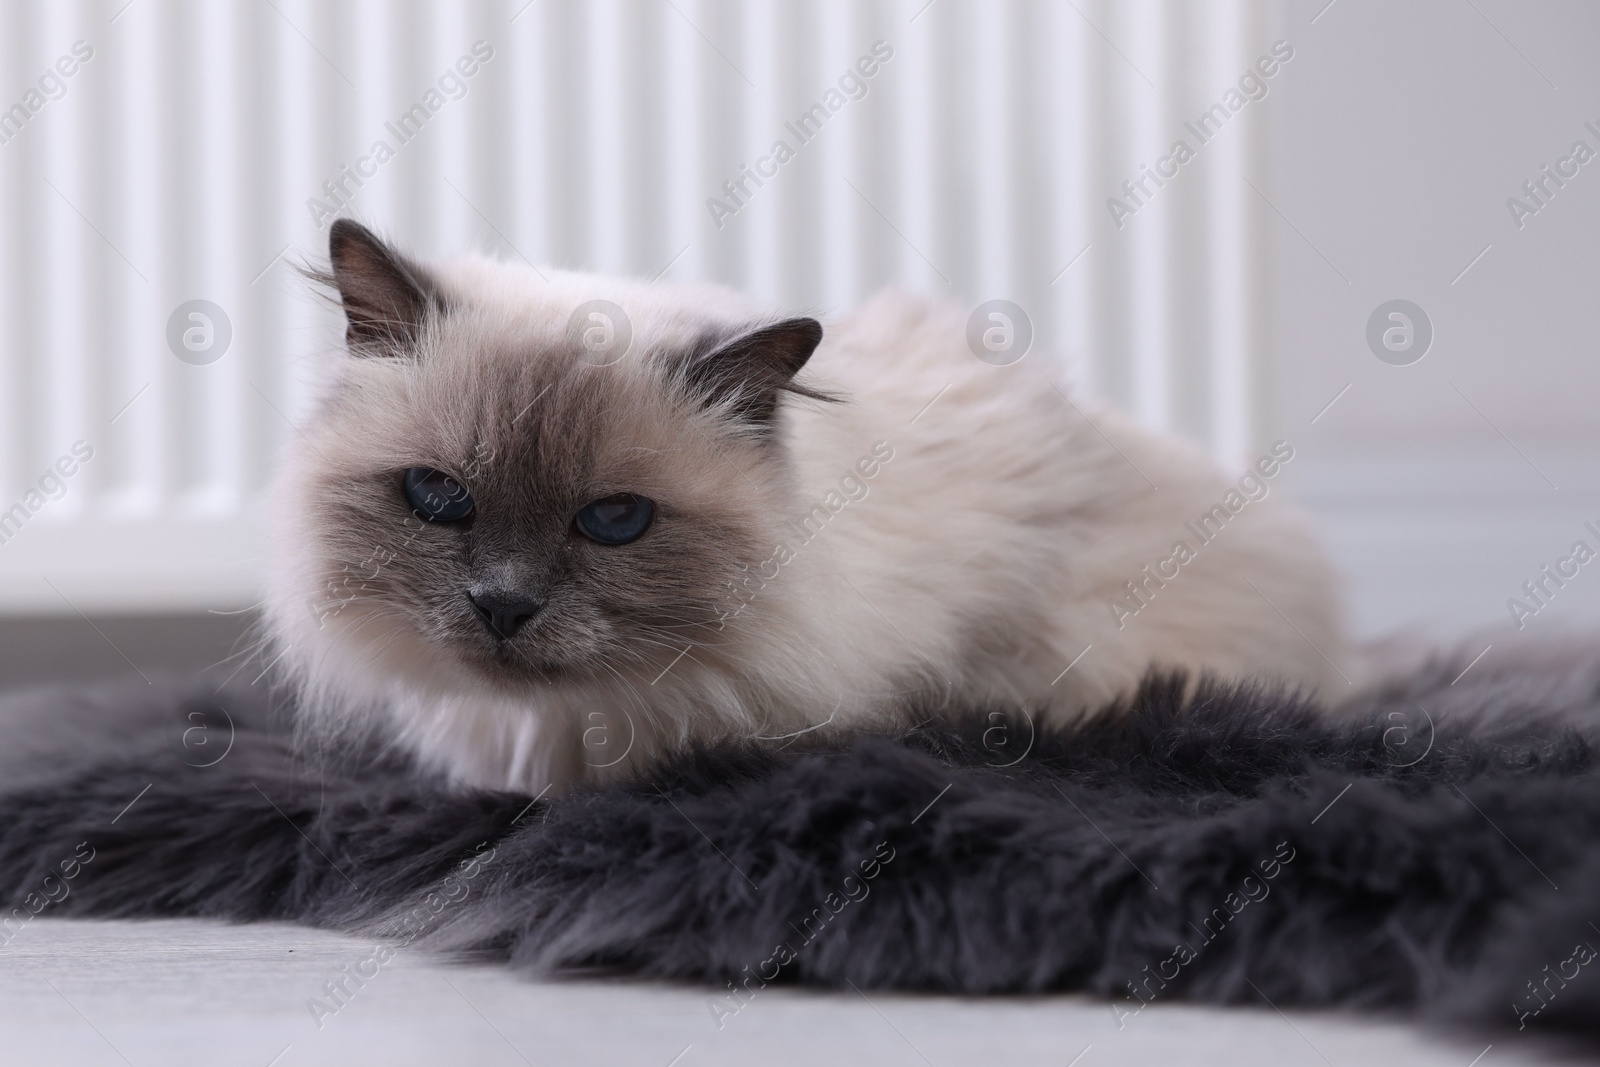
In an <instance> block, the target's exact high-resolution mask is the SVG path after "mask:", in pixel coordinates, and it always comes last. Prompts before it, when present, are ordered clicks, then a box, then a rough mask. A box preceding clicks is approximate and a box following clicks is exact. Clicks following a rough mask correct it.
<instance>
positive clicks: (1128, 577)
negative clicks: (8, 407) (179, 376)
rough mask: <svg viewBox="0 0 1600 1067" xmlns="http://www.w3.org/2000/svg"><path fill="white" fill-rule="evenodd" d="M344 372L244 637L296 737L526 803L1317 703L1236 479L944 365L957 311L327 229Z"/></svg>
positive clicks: (292, 493) (1257, 489) (1304, 604)
mask: <svg viewBox="0 0 1600 1067" xmlns="http://www.w3.org/2000/svg"><path fill="white" fill-rule="evenodd" d="M331 255H332V270H331V272H330V273H329V274H328V275H327V280H328V281H329V282H331V283H332V284H333V285H334V286H335V287H336V288H337V290H338V292H339V294H340V296H341V298H342V302H343V305H344V308H345V311H346V314H347V317H348V322H349V329H348V334H347V340H348V348H349V354H348V355H347V356H346V357H343V358H342V360H341V366H340V368H339V371H338V373H337V375H335V378H334V381H333V384H332V385H331V387H330V389H329V392H328V394H327V396H326V398H325V399H324V401H323V402H322V404H321V405H320V407H319V408H318V410H317V411H316V413H315V414H314V415H313V416H312V417H311V418H310V419H309V420H308V421H307V422H306V424H305V425H304V426H303V427H302V428H301V429H302V433H301V434H298V435H296V436H294V437H293V438H291V440H290V446H289V454H288V456H287V458H286V460H285V462H284V464H283V467H282V471H281V474H280V476H279V478H278V480H277V484H276V489H275V508H274V514H275V516H276V523H277V526H276V529H275V531H274V544H275V546H276V552H277V558H276V560H275V562H274V566H273V572H272V574H273V577H272V583H271V589H270V594H269V602H268V623H269V627H270V630H271V634H272V636H273V638H274V640H275V641H276V642H277V643H278V644H279V645H280V646H281V648H282V649H284V650H287V651H286V654H285V657H284V662H285V663H286V664H288V665H289V667H290V670H291V673H292V675H293V677H294V678H295V680H296V682H297V684H298V685H299V687H300V688H301V689H302V691H303V698H304V706H305V707H306V708H307V709H308V711H309V712H310V714H311V715H312V718H313V722H314V723H316V724H321V725H323V726H333V727H338V726H353V725H354V726H367V727H372V728H376V729H380V730H383V731H385V732H387V733H389V734H390V735H392V736H393V737H394V738H395V739H396V740H398V741H399V742H400V743H401V744H402V745H403V746H404V747H406V748H407V749H409V750H411V751H413V752H414V753H416V754H417V755H418V756H419V757H420V758H421V759H422V760H423V761H424V762H425V763H426V764H428V765H430V766H433V767H436V768H439V769H442V770H444V771H446V772H448V773H449V774H450V775H452V776H453V777H455V778H456V779H457V780H459V781H461V782H463V783H471V784H474V785H480V786H492V787H509V788H515V789H522V790H530V791H535V792H537V791H538V790H541V789H543V788H545V787H546V786H549V785H551V784H556V785H560V784H564V783H570V782H573V781H576V780H581V779H585V778H604V777H609V776H615V775H618V774H621V773H624V772H626V771H629V770H631V769H634V768H636V767H638V766H639V765H641V764H642V763H643V762H645V761H647V760H648V759H649V758H651V757H653V756H655V755H657V754H659V753H660V752H661V751H662V750H664V749H665V748H668V747H670V746H673V745H676V744H678V743H680V742H683V741H685V740H687V739H692V738H704V739H710V738H717V737H725V736H735V737H752V736H755V737H766V738H778V737H788V736H792V735H795V734H797V733H800V732H803V731H808V730H812V729H814V728H821V729H825V730H840V729H848V728H853V727H863V726H867V727H870V726H877V725H888V724H891V723H893V722H895V721H899V720H900V719H901V718H902V717H903V716H905V715H908V714H915V715H926V714H929V713H935V712H960V711H963V710H974V709H985V710H986V709H991V708H997V707H998V708H1019V709H1026V710H1027V711H1028V712H1029V713H1030V714H1032V715H1034V716H1035V717H1042V718H1044V719H1051V720H1066V719H1070V718H1072V717H1074V716H1078V715H1081V714H1082V713H1083V712H1084V711H1086V710H1089V709H1094V708H1096V707H1098V706H1100V705H1103V704H1105V703H1106V702H1107V701H1110V700H1112V699H1114V698H1116V697H1118V696H1121V695H1124V694H1127V693H1128V692H1129V691H1130V690H1131V689H1132V688H1133V687H1134V686H1135V685H1136V683H1137V682H1138V681H1139V679H1140V677H1141V676H1142V675H1144V674H1145V673H1146V672H1147V671H1149V670H1150V669H1151V668H1153V667H1175V668H1185V669H1188V670H1191V671H1196V672H1199V671H1209V672H1214V673H1216V674H1219V675H1223V676H1229V677H1234V676H1241V675H1260V676H1266V677H1270V678H1272V679H1277V680H1281V681H1284V682H1287V683H1290V684H1293V685H1297V686H1302V687H1305V688H1307V689H1317V688H1321V687H1326V686H1335V687H1338V688H1339V689H1343V687H1344V684H1345V683H1344V680H1343V678H1342V677H1341V675H1340V674H1339V668H1338V666H1337V665H1338V664H1339V663H1340V662H1341V657H1342V655H1343V652H1342V647H1343V645H1342V641H1341V638H1340V632H1339V625H1338V621H1337V614H1338V613H1337V610H1336V604H1335V596H1334V592H1333V583H1332V580H1331V577H1330V573H1329V568H1328V566H1327V564H1326V563H1325V562H1324V560H1323V557H1322V555H1321V554H1320V552H1319V551H1318V549H1317V547H1316V545H1315V543H1314V542H1313V540H1312V538H1311V537H1310V536H1309V535H1308V533H1307V531H1306V528H1305V526H1304V524H1303V523H1302V522H1301V520H1300V519H1299V518H1298V517H1297V516H1295V515H1294V514H1293V513H1291V512H1290V511H1288V510H1286V509H1283V508H1281V507H1280V506H1279V503H1278V501H1277V500H1275V499H1266V498H1267V497H1268V495H1269V493H1270V489H1271V487H1272V484H1273V479H1274V478H1276V477H1277V476H1278V475H1279V472H1280V471H1281V468H1282V465H1283V464H1284V463H1287V462H1290V461H1292V458H1293V454H1294V453H1293V449H1292V446H1291V445H1289V444H1287V443H1284V442H1280V443H1279V444H1277V445H1276V446H1274V447H1273V448H1272V449H1271V450H1270V451H1268V452H1267V453H1265V454H1264V455H1263V456H1262V458H1261V459H1260V461H1259V462H1258V463H1257V464H1256V465H1254V466H1252V468H1251V469H1250V470H1248V471H1246V472H1244V473H1242V474H1241V475H1233V476H1229V475H1224V474H1223V473H1221V472H1220V471H1218V470H1217V469H1216V468H1215V466H1214V465H1213V464H1211V463H1210V462H1209V461H1207V460H1206V459H1205V458H1203V457H1202V456H1200V455H1199V454H1198V453H1196V452H1195V451H1193V450H1191V449H1189V448H1187V447H1185V446H1182V445H1179V444H1176V443H1174V442H1170V441H1164V440H1159V439H1156V438H1154V437H1152V436H1151V435H1149V434H1147V433H1144V432H1142V431H1140V430H1138V429H1137V428H1135V427H1134V426H1133V425H1132V424H1131V423H1129V422H1128V421H1127V420H1125V419H1123V418H1121V417H1119V416H1117V415H1115V414H1113V413H1111V412H1109V411H1105V410H1103V409H1100V408H1098V407H1094V406H1092V405H1090V404H1089V403H1088V402H1087V401H1085V400H1084V399H1082V398H1080V397H1077V396H1075V395H1074V394H1073V393H1072V391H1071V389H1070V388H1069V387H1068V386H1067V385H1066V384H1065V383H1064V382H1062V381H1060V380H1059V379H1058V377H1057V367H1056V366H1055V365H1054V364H1052V363H1051V362H1050V361H1049V360H1048V359H1047V358H1044V357H1042V356H1039V355H1037V354H1036V355H1035V356H1034V357H1033V358H1029V359H1023V360H1022V361H1020V362H1017V363H1014V364H1012V365H1009V366H992V365H990V364H989V363H986V362H983V361H980V360H979V359H977V358H975V357H974V354H973V352H972V351H971V350H969V347H968V344H967V341H966V319H967V315H966V312H965V311H964V310H963V309H961V308H957V307H953V306H950V305H944V304H935V303H929V302H926V301H923V300H919V299H916V298H913V297H910V296H905V295H901V294H894V293H891V294H885V295H882V296H879V297H877V298H875V299H874V300H872V301H871V302H869V303H868V304H867V305H865V306H864V307H863V308H861V309H860V310H859V311H857V312H855V313H854V314H853V315H850V316H849V317H847V318H844V319H842V320H840V321H837V322H833V323H830V324H828V326H827V327H826V329H824V328H823V327H821V326H820V325H819V324H818V323H817V322H815V321H814V320H812V319H809V318H785V317H783V316H781V315H775V314H773V313H772V312H771V311H770V310H769V309H767V308H763V307H761V306H759V305H758V304H756V303H755V302H753V301H751V300H748V299H746V298H745V297H743V296H740V295H739V294H736V293H733V292H730V291H727V290H724V289H720V288H714V287H710V286H673V285H664V284H647V283H644V282H639V281H632V280H626V279H616V278H602V277H595V276H591V275H586V274H575V273H566V272H549V271H547V272H545V273H544V274H543V275H541V274H540V273H538V272H535V271H533V270H531V269H529V268H526V267H521V266H517V265H513V264H508V263H499V262H493V261H490V260H487V259H482V258H476V257H469V258H464V259H460V260H455V261H452V262H448V263H439V264H428V265H419V264H416V263H413V262H411V261H410V260H408V259H406V258H404V257H403V256H401V255H400V254H399V253H397V252H395V251H394V250H392V249H390V248H389V247H387V246H386V245H385V244H383V243H382V242H381V241H379V240H378V239H377V238H376V237H374V236H373V235H372V234H371V233H369V232H368V231H366V230H365V229H363V228H362V227H360V226H359V225H356V224H354V223H352V222H349V221H340V222H338V223H336V224H335V225H334V227H333V230H332V239H331Z"/></svg>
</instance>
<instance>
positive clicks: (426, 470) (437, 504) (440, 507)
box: [402, 467, 473, 522]
mask: <svg viewBox="0 0 1600 1067" xmlns="http://www.w3.org/2000/svg"><path fill="white" fill-rule="evenodd" d="M402 484H403V485H404V488H405V494H406V503H408V504H410V505H411V511H412V514H414V515H416V517H417V518H419V519H421V520H422V521H423V522H460V521H461V520H462V519H464V518H466V517H467V516H468V515H471V514H472V508H473V503H472V494H471V493H469V492H467V487H466V486H464V485H462V484H461V483H460V482H458V481H456V480H455V479H454V478H452V477H450V476H449V475H448V474H446V473H445V472H444V471H436V470H434V469H433V468H432V467H412V468H411V469H410V470H408V471H406V473H405V478H404V479H402Z"/></svg>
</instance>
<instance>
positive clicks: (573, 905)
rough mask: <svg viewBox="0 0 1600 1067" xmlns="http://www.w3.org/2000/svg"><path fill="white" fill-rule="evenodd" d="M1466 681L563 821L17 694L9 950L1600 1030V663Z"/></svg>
mask: <svg viewBox="0 0 1600 1067" xmlns="http://www.w3.org/2000/svg"><path fill="white" fill-rule="evenodd" d="M1461 666H1462V664H1459V663H1447V662H1439V663H1435V664H1433V665H1431V666H1429V667H1428V668H1426V669H1424V670H1421V671H1417V672H1413V673H1411V674H1409V675H1407V676H1406V677H1404V678H1402V679H1398V680H1395V681H1392V682H1390V683H1387V684H1384V685H1379V686H1376V687H1374V688H1372V689H1371V690H1369V691H1367V692H1365V693H1364V694H1363V695H1362V696H1360V697H1359V698H1357V699H1356V700H1355V701H1353V702H1351V703H1350V704H1348V705H1346V706H1344V707H1341V708H1338V709H1334V710H1333V711H1331V712H1324V711H1321V710H1319V709H1317V708H1314V707H1311V706H1309V705H1307V704H1305V703H1304V702H1301V701H1299V700H1296V699H1294V698H1293V697H1290V696H1285V695H1283V694H1281V693H1276V692H1272V691H1268V690H1264V689H1257V688H1253V687H1250V686H1233V687H1225V686H1219V685H1213V684H1205V685H1202V686H1201V687H1199V689H1198V691H1197V692H1196V693H1194V694H1193V695H1192V696H1191V697H1188V698H1185V696H1184V695H1183V694H1184V688H1185V687H1183V686H1182V685H1180V684H1179V683H1178V682H1177V681H1176V680H1174V679H1170V678H1153V679H1151V680H1150V681H1148V682H1147V683H1146V685H1145V686H1144V687H1143V688H1142V690H1141V691H1140V692H1139V693H1138V694H1137V696H1136V697H1134V698H1133V699H1132V700H1131V701H1129V702H1128V703H1127V704H1126V705H1125V706H1122V707H1118V708H1111V709H1106V710H1105V711H1104V712H1103V713H1101V714H1099V715H1097V716H1095V717H1093V718H1092V719H1090V720H1088V721H1086V722H1084V723H1082V724H1080V725H1078V726H1075V727H1073V728H1070V729H1062V730H1053V731H1046V730H1043V729H1035V728H1034V726H1033V724H1032V722H1031V721H1030V719H1029V718H1028V717H1027V716H1020V715H1007V714H1001V713H991V714H984V713H981V712H978V711H974V712H973V713H972V714H970V715H967V716H963V717H959V718H956V719H943V718H941V719H930V720H929V721H926V722H922V723H919V724H915V725H908V726H907V727H906V728H905V729H903V730H901V731H897V732H895V733H894V734H893V735H883V736H876V735H875V736H859V737H855V738H853V739H851V740H849V741H848V742H841V743H830V744H820V743H812V744H805V743H803V742H804V739H803V738H802V739H798V740H797V741H795V742H792V743H790V744H788V745H787V747H778V746H773V745H756V744H748V743H742V744H733V743H729V744H718V745H712V746H707V747H702V748H696V749H693V750H688V751H683V752H680V753H677V754H675V755H673V756H671V757H670V758H667V759H664V760H663V761H661V762H660V763H659V764H658V765H657V766H655V767H654V768H653V769H652V770H651V771H650V772H649V773H648V774H646V775H644V776H642V777H640V778H638V779H636V780H632V781H628V782H626V783H622V784H617V785H613V786H609V787H605V788H594V789H587V790H582V791H579V792H577V793H575V794H572V795H568V796H565V797H562V798H561V799H559V800H555V801H550V800H548V799H538V798H533V797H527V796H520V795H513V794H506V793H492V792H462V791H457V790H451V789H448V788H446V787H445V786H444V785H443V784H442V783H440V782H438V781H435V780H431V779H428V778H426V777H423V776H421V775H419V774H417V773H416V772H415V771H414V770H412V769H410V768H408V767H406V766H405V765H403V764H400V763H397V762H395V761H394V760H393V759H392V758H384V757H381V756H373V755H370V754H367V755H359V754H347V755H346V756H344V757H342V758H341V760H339V761H337V762H332V761H328V760H326V759H324V760H320V761H319V762H318V763H317V764H316V765H308V764H306V763H303V762H300V761H297V759H296V757H295V754H294V753H293V751H292V750H291V746H290V745H289V743H288V742H287V740H286V738H285V735H284V734H283V733H282V732H281V731H278V730H275V729H274V728H273V717H272V715H271V714H270V713H269V712H268V711H267V710H266V709H264V708H263V707H262V704H263V701H262V699H261V698H260V697H259V696H252V695H251V694H250V692H249V691H246V692H244V693H242V694H241V693H235V692H233V691H224V692H223V693H222V694H221V695H220V696H216V695H212V694H211V693H210V692H209V690H202V691H201V692H200V693H199V694H197V695H193V696H191V697H188V698H185V699H181V700H180V699H175V698H172V697H170V696H168V695H165V694H162V693H159V692H155V691H150V692H143V693H141V694H140V695H138V697H137V699H135V698H133V697H129V696H122V697H115V696H114V695H113V694H107V693H100V694H97V695H93V696H84V695H81V694H80V695H78V696H76V697H71V698H69V697H67V696H64V695H62V694H60V693H57V694H49V693H44V694H34V695H33V696H31V697H28V698H26V699H13V700H12V701H11V702H10V703H9V704H4V703H3V702H0V783H4V793H3V795H0V900H3V901H4V914H5V916H6V917H5V918H4V920H3V921H0V927H3V928H4V929H3V932H0V941H4V940H7V939H9V938H10V937H12V936H14V935H15V933H16V932H17V930H18V929H19V928H20V927H21V926H22V925H24V924H26V922H28V921H30V919H31V917H32V916H33V915H36V914H49V915H56V916H117V917H130V916H152V917H153V916H200V917H214V918H219V919H227V920H234V921H253V920H289V921H295V922H301V923H307V924H311V925H314V926H320V927H328V928H334V929H340V930H348V931H353V932H359V933H363V934H367V935H373V936H375V937H376V941H375V944H376V945H377V946H378V947H377V948H376V949H375V950H374V954H373V956H372V958H371V959H370V960H366V961H363V963H362V964H360V965H357V966H356V967H355V969H354V971H353V972H352V975H351V976H349V980H350V981H351V982H359V981H360V980H361V976H362V975H365V977H371V976H372V974H375V973H376V969H377V968H380V967H381V966H383V965H384V964H385V963H386V962H387V961H388V960H389V959H390V958H392V957H393V955H394V953H396V952H398V951H401V950H403V949H405V948H406V947H407V946H411V945H416V946H428V947H430V948H432V949H434V950H443V951H454V952H469V953H474V954H478V955H489V956H493V957H496V958H501V959H505V960H507V961H509V962H510V964H511V965H512V966H514V967H517V968H522V969H526V970H528V971H533V972H540V973H552V972H570V971H572V970H574V969H583V970H595V969H600V970H604V971H607V972H611V973H618V972H621V973H628V974H634V975H639V976H647V977H652V978H663V979H674V980H688V981H695V982H707V983H712V984H713V985H714V986H715V987H716V989H717V995H718V996H719V998H720V999H719V1001H718V1005H719V1007H717V1008H714V1009H713V1011H714V1013H716V1012H720V1013H721V1014H722V1015H733V1014H737V1013H738V1012H739V1011H740V1010H741V1009H742V1008H743V1006H744V1005H745V1004H747V1003H749V1002H750V1000H751V998H753V997H754V996H755V995H756V994H757V993H758V992H759V990H760V989H761V988H762V987H763V986H764V985H766V984H768V983H771V982H802V983H814V984H820V985H827V986H840V987H846V986H849V985H851V984H853V985H855V986H857V987H860V988H863V989H866V988H872V987H876V988H898V989H916V990H937V991H946V992H960V993H969V994H998V993H1038V992H1045V991H1065V990H1078V991H1087V992H1091V993H1094V994H1098V995H1101V996H1103V997H1105V998H1106V1000H1107V1004H1108V1008H1109V1010H1110V1011H1111V1012H1113V1013H1114V1014H1115V1015H1116V1017H1117V1018H1118V1020H1119V1021H1125V1020H1126V1019H1128V1018H1130V1017H1132V1016H1135V1015H1137V1014H1138V1013H1139V1011H1141V1010H1142V1008H1143V1007H1144V1006H1145V1005H1146V1004H1149V1003H1153V1002H1170V1001H1178V1000H1191V1001H1194V1000H1199V1001H1211V1002H1244V1003H1257V1004H1260V1003H1263V1002H1267V1003H1271V1004H1273V1005H1276V1006H1278V1007H1286V1006H1289V1005H1298V1006H1306V1005H1348V1006H1361V1007H1382V1008H1405V1009H1409V1010H1411V1011H1412V1012H1415V1013H1418V1014H1422V1015H1426V1016H1430V1017H1438V1018H1449V1019H1452V1020H1467V1021H1471V1022H1473V1023H1475V1024H1478V1025H1486V1026H1491V1027H1510V1028H1512V1029H1525V1028H1541V1029H1553V1028H1556V1029H1565V1030H1568V1031H1577V1032H1579V1033H1584V1034H1587V1035H1590V1036H1596V1035H1600V979H1597V978H1596V977H1595V976H1596V974H1597V973H1600V963H1596V962H1594V961H1595V956H1596V948H1597V947H1600V925H1597V924H1600V768H1597V758H1596V754H1597V744H1600V666H1580V667H1570V666H1569V667H1561V668H1559V669H1558V668H1557V667H1554V666H1550V665H1545V666H1540V665H1532V666H1530V665H1526V664H1524V665H1523V666H1521V667H1519V668H1517V669H1513V670H1506V671H1500V672H1496V671H1494V670H1492V669H1490V667H1489V666H1488V665H1484V666H1480V667H1477V668H1475V669H1474V670H1473V671H1472V672H1470V673H1469V674H1468V675H1467V676H1466V677H1465V678H1464V679H1461V680H1459V681H1458V682H1456V683H1455V684H1452V679H1453V678H1454V677H1455V676H1456V675H1458V674H1459V672H1460V670H1461ZM117 699H120V700H123V701H124V702H127V703H128V704H129V706H128V707H121V706H119V707H117V708H116V709H115V710H117V711H118V714H117V715H116V716H114V717H107V712H108V710H110V709H108V707H107V705H108V703H114V701H115V700H117ZM132 704H137V705H138V706H137V707H133V706H131V705H132ZM95 716H99V717H98V718H95ZM95 722H99V723H100V724H101V725H100V726H99V727H96V726H94V725H93V724H94V723H95ZM111 722H115V723H116V724H117V725H116V726H115V727H111V726H107V725H105V724H107V723H111ZM46 727H48V729H47V728H46ZM196 731H199V733H198V734H197V733H196ZM102 732H103V733H104V734H105V736H101V733H102ZM47 735H48V737H49V738H51V740H50V741H49V743H48V744H46V742H45V741H44V740H41V738H43V737H45V736H47ZM63 737H66V738H68V739H69V740H70V739H72V738H76V739H77V741H78V742H81V743H77V744H71V743H69V744H67V745H66V746H65V747H64V748H63V747H62V738H63ZM46 749H49V750H50V752H51V754H50V755H49V758H46V757H45V755H44V753H45V751H46ZM368 965H370V967H369V966H368ZM364 968H365V969H364ZM337 993H338V991H337V990H332V991H330V997H333V998H337ZM336 1008H337V1003H336V1002H331V1003H330V1005H329V1010H330V1011H332V1010H336Z"/></svg>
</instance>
